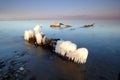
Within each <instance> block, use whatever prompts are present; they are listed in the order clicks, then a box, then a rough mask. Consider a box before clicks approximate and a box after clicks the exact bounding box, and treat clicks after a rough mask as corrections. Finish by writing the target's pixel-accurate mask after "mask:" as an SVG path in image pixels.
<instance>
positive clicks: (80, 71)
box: [0, 20, 120, 80]
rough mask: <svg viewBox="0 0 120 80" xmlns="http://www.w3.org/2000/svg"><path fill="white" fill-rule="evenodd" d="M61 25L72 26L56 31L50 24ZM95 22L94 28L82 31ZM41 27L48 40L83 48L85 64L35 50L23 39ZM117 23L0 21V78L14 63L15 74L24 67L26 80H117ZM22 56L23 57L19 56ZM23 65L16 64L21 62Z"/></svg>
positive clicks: (119, 37)
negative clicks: (37, 27)
mask: <svg viewBox="0 0 120 80" xmlns="http://www.w3.org/2000/svg"><path fill="white" fill-rule="evenodd" d="M55 22H56V23H57V22H63V23H66V24H70V25H72V27H69V28H63V29H57V28H51V27H49V26H50V24H52V23H55ZM91 22H95V26H94V27H90V28H84V27H83V26H84V25H85V24H88V23H91ZM36 24H41V25H42V32H43V33H45V34H46V36H47V37H48V38H62V39H64V40H70V41H72V42H74V43H76V44H77V46H78V47H86V48H88V50H89V55H88V59H87V62H86V64H76V63H74V62H72V61H68V60H64V59H62V58H61V57H59V56H58V55H55V53H53V52H51V51H50V50H49V49H45V48H42V47H35V46H34V45H32V44H29V43H27V42H26V41H25V40H24V39H23V34H24V31H25V30H28V29H33V28H34V26H35V25H36ZM119 48H120V20H32V21H0V60H4V61H5V64H6V66H5V67H2V68H1V70H2V71H1V70H0V71H1V74H0V75H4V74H3V73H4V71H6V70H7V68H8V67H9V66H10V64H9V62H10V61H11V60H15V61H16V62H17V63H16V64H20V65H15V67H14V68H15V70H16V69H19V67H21V66H22V67H24V68H25V69H27V70H29V75H28V76H25V77H24V79H25V80H27V79H28V80H29V78H31V77H32V78H34V79H38V80H39V79H41V80H48V79H49V80H66V79H67V80H118V74H120V49H119ZM21 54H22V55H21ZM24 61H26V63H25V64H22V63H19V62H24ZM0 77H1V76H0Z"/></svg>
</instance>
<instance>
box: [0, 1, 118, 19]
mask: <svg viewBox="0 0 120 80" xmlns="http://www.w3.org/2000/svg"><path fill="white" fill-rule="evenodd" d="M13 18H15V19H35V18H36V19H37V18H38V19H47V18H48V19H49V18H50V19H52V18H66V19H72V18H73V19H79V18H120V0H0V19H13Z"/></svg>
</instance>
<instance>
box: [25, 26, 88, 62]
mask: <svg viewBox="0 0 120 80" xmlns="http://www.w3.org/2000/svg"><path fill="white" fill-rule="evenodd" d="M41 29H42V26H39V25H36V26H35V28H34V30H26V31H25V33H24V39H25V40H26V41H28V42H30V43H33V44H34V45H37V46H46V47H48V48H49V49H52V50H53V51H54V52H55V53H57V54H58V55H61V56H63V57H67V58H68V59H70V60H72V61H74V62H76V63H86V60H87V57H88V50H87V49H86V48H77V45H76V44H75V43H72V42H71V41H64V40H61V39H55V38H50V39H47V38H46V36H45V34H43V33H42V32H41Z"/></svg>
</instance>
